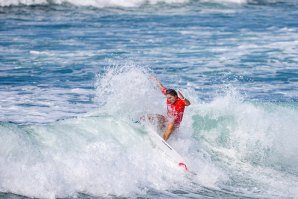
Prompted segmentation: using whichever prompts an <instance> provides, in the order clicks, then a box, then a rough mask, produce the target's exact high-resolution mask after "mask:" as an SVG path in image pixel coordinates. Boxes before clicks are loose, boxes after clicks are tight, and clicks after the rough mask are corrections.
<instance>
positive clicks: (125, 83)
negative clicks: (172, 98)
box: [0, 66, 298, 198]
mask: <svg viewBox="0 0 298 199" xmlns="http://www.w3.org/2000/svg"><path fill="white" fill-rule="evenodd" d="M149 75H150V72H149V71H148V70H146V69H143V68H141V67H135V66H124V67H112V68H110V69H108V70H107V72H106V73H105V74H104V75H101V76H99V77H98V81H97V84H96V85H97V91H96V92H97V96H98V99H97V103H98V104H99V107H98V109H97V110H94V112H91V113H88V115H85V116H84V117H78V118H72V119H65V120H61V121H56V122H52V123H46V124H28V125H21V124H14V123H7V122H3V123H1V124H0V142H1V145H0V168H1V170H0V192H6V193H14V194H20V195H24V196H29V197H42V198H55V197H68V196H76V195H77V194H78V193H86V194H88V195H92V196H120V197H135V196H138V195H141V196H142V195H146V194H148V193H150V191H152V190H154V191H156V192H158V193H170V192H171V191H173V190H181V191H183V192H186V193H190V194H193V193H197V194H201V193H202V192H200V191H199V190H200V189H201V188H202V187H208V188H211V190H213V191H215V190H225V191H227V192H229V193H231V194H236V195H238V196H239V195H240V196H243V195H244V196H249V197H256V198H260V197H266V198H272V197H273V198H274V197H277V198H280V197H284V198H287V197H295V196H297V194H298V189H297V187H298V177H297V176H298V170H297V164H298V158H297V155H296V152H297V151H298V148H297V141H298V136H297V133H296V132H297V129H298V117H297V115H298V106H297V104H295V103H292V104H290V103H286V104H277V103H268V104H266V103H260V102H254V103H253V102H248V101H245V99H243V98H242V97H241V96H240V95H239V94H238V93H237V91H234V90H228V91H227V93H226V95H224V96H218V97H217V98H216V99H214V100H212V101H211V102H200V101H199V100H198V99H197V98H196V96H195V94H193V92H192V91H191V90H187V89H184V90H183V93H184V94H185V95H186V96H188V98H189V99H190V100H191V101H192V105H191V106H190V107H189V108H187V109H186V112H185V116H184V120H183V122H182V125H181V127H180V130H179V131H178V132H175V134H173V135H172V136H171V138H170V139H169V142H170V144H171V145H172V146H173V147H174V148H175V149H176V150H177V152H178V153H180V154H181V155H182V156H183V157H184V158H185V159H186V161H187V162H189V163H190V166H189V167H190V168H191V170H192V171H194V172H195V173H197V174H198V175H197V176H192V177H189V176H187V175H185V173H184V172H183V171H182V170H179V169H180V168H175V167H173V165H172V164H171V163H170V162H169V161H167V160H166V159H164V158H162V157H161V156H160V154H159V152H158V151H156V150H155V149H154V147H153V146H152V144H151V143H150V141H149V139H148V134H147V132H148V131H147V127H146V124H145V125H140V124H139V123H134V122H133V121H135V120H137V119H138V118H139V117H140V116H141V115H143V114H146V113H160V114H162V113H163V111H164V106H163V105H164V99H163V98H162V95H161V94H160V92H159V91H158V89H157V88H156V86H155V85H154V84H153V83H152V82H151V81H150V80H149V79H148V77H149ZM260 193H261V194H260ZM215 196H216V194H215Z"/></svg>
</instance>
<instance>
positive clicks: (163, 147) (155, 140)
mask: <svg viewBox="0 0 298 199" xmlns="http://www.w3.org/2000/svg"><path fill="white" fill-rule="evenodd" d="M148 135H149V138H150V140H151V142H152V145H153V147H155V148H157V149H158V150H159V151H161V152H162V153H163V155H165V156H166V157H167V158H168V159H170V160H171V161H172V162H173V163H175V164H177V166H180V167H182V168H184V169H185V170H187V171H188V167H187V164H186V162H185V161H184V160H183V158H182V157H181V155H179V154H178V153H177V152H176V151H175V150H174V149H173V147H171V146H170V145H169V144H168V143H167V142H166V141H165V140H164V139H163V138H162V137H160V136H159V135H158V134H157V133H156V132H155V131H154V130H153V129H151V128H149V132H148Z"/></svg>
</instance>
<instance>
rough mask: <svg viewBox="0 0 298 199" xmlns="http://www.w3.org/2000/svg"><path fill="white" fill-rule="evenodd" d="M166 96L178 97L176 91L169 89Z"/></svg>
mask: <svg viewBox="0 0 298 199" xmlns="http://www.w3.org/2000/svg"><path fill="white" fill-rule="evenodd" d="M166 94H169V95H172V96H174V97H177V96H178V95H177V92H176V91H175V90H174V89H167V90H166Z"/></svg>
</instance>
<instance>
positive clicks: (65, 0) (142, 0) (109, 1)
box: [0, 0, 293, 8]
mask: <svg viewBox="0 0 298 199" xmlns="http://www.w3.org/2000/svg"><path fill="white" fill-rule="evenodd" d="M281 2H285V3H293V2H292V1H280V0H202V1H193V0H128V1H119V0H88V1H85V0H7V1H6V0H2V1H0V6H1V7H6V6H22V5H25V6H32V5H61V4H71V5H74V6H92V7H96V8H106V7H121V8H134V7H140V6H145V5H156V4H167V5H177V4H186V5H187V4H190V3H191V4H193V3H219V4H226V3H232V4H250V3H252V4H261V5H264V4H272V3H281Z"/></svg>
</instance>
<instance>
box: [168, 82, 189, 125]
mask: <svg viewBox="0 0 298 199" xmlns="http://www.w3.org/2000/svg"><path fill="white" fill-rule="evenodd" d="M166 90H167V89H166V88H164V89H163V90H162V93H163V94H164V95H166ZM185 106H186V105H185V102H184V101H183V100H182V99H180V98H179V97H178V98H177V100H176V101H175V102H174V104H171V103H170V102H169V101H168V100H167V110H168V116H169V117H171V118H173V119H174V124H175V126H176V127H179V125H180V123H181V121H182V118H183V113H184V109H185Z"/></svg>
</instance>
